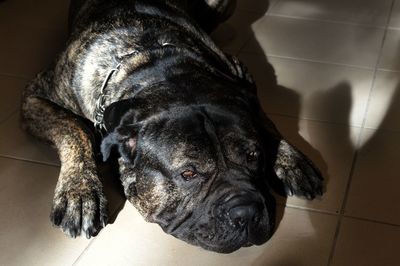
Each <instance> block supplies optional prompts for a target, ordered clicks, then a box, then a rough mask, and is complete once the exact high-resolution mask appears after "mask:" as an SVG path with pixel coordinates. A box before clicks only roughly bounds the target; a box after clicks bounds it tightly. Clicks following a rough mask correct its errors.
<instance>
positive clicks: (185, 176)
mask: <svg viewBox="0 0 400 266" xmlns="http://www.w3.org/2000/svg"><path fill="white" fill-rule="evenodd" d="M181 176H182V177H183V179H185V180H186V181H189V180H192V179H193V178H196V177H197V173H196V172H193V171H191V170H186V171H184V172H182V174H181Z"/></svg>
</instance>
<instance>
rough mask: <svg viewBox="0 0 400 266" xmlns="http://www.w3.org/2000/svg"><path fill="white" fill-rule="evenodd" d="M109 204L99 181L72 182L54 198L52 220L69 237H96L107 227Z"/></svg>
mask: <svg viewBox="0 0 400 266" xmlns="http://www.w3.org/2000/svg"><path fill="white" fill-rule="evenodd" d="M106 206H107V201H106V199H105V197H104V195H103V192H102V189H101V183H100V181H99V180H98V179H97V177H94V176H92V177H91V178H90V179H89V178H87V179H86V180H85V185H81V183H80V182H79V181H76V180H75V182H69V184H68V185H67V186H65V187H58V188H57V189H56V194H55V196H54V201H53V207H52V211H51V214H50V220H51V222H52V223H53V225H55V226H58V227H60V228H61V230H62V231H63V232H64V233H65V234H66V235H68V236H70V237H72V238H76V237H77V236H79V235H81V233H82V235H85V236H86V238H88V239H89V238H90V237H92V236H95V235H96V233H97V232H98V230H100V229H101V228H102V227H105V225H106V219H107V207H106Z"/></svg>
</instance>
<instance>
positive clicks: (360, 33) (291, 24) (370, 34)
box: [242, 16, 384, 68]
mask: <svg viewBox="0 0 400 266" xmlns="http://www.w3.org/2000/svg"><path fill="white" fill-rule="evenodd" d="M252 28H253V30H254V32H255V33H254V35H255V37H254V38H253V39H251V40H250V41H249V42H248V43H247V44H246V45H245V46H244V48H243V50H242V51H243V52H248V53H257V54H261V53H264V54H268V55H276V56H283V57H290V58H302V59H308V60H314V61H323V62H332V63H339V64H346V65H355V66H362V67H369V68H372V67H374V66H375V64H376V61H377V58H378V54H379V49H380V45H381V42H382V38H383V33H384V30H383V29H378V28H372V27H361V26H354V25H343V24H339V23H329V22H322V21H320V22H316V21H313V20H304V19H292V18H283V17H277V16H266V17H264V18H263V19H260V20H258V21H257V23H255V24H254V25H253V26H252Z"/></svg>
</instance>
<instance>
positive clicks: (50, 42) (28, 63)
mask: <svg viewBox="0 0 400 266" xmlns="http://www.w3.org/2000/svg"><path fill="white" fill-rule="evenodd" d="M0 36H2V37H3V41H1V42H0V62H2V63H1V64H0V74H8V75H14V76H19V77H27V78H32V77H33V76H35V75H36V74H37V73H38V72H39V71H41V70H42V69H43V68H45V67H47V66H48V65H49V64H50V62H52V61H53V60H54V59H55V57H56V55H57V53H58V52H59V51H60V50H61V48H62V47H63V46H64V43H65V32H63V31H61V30H42V29H34V28H26V27H17V26H13V27H9V26H7V25H1V24H0ZM4 39H6V40H7V41H4Z"/></svg>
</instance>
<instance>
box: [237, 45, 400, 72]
mask: <svg viewBox="0 0 400 266" xmlns="http://www.w3.org/2000/svg"><path fill="white" fill-rule="evenodd" d="M239 53H240V54H242V55H247V56H261V55H264V56H267V57H268V58H278V59H288V60H293V61H300V62H309V63H317V64H323V65H333V66H340V67H350V68H357V69H363V70H370V71H374V70H375V68H374V67H367V66H360V65H351V64H343V63H337V62H330V61H321V60H314V59H308V58H301V57H292V56H283V55H275V54H269V53H268V52H266V54H264V53H251V52H246V51H242V50H240V52H239ZM388 71H390V70H388ZM392 71H393V72H400V70H399V71H396V70H392Z"/></svg>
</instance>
